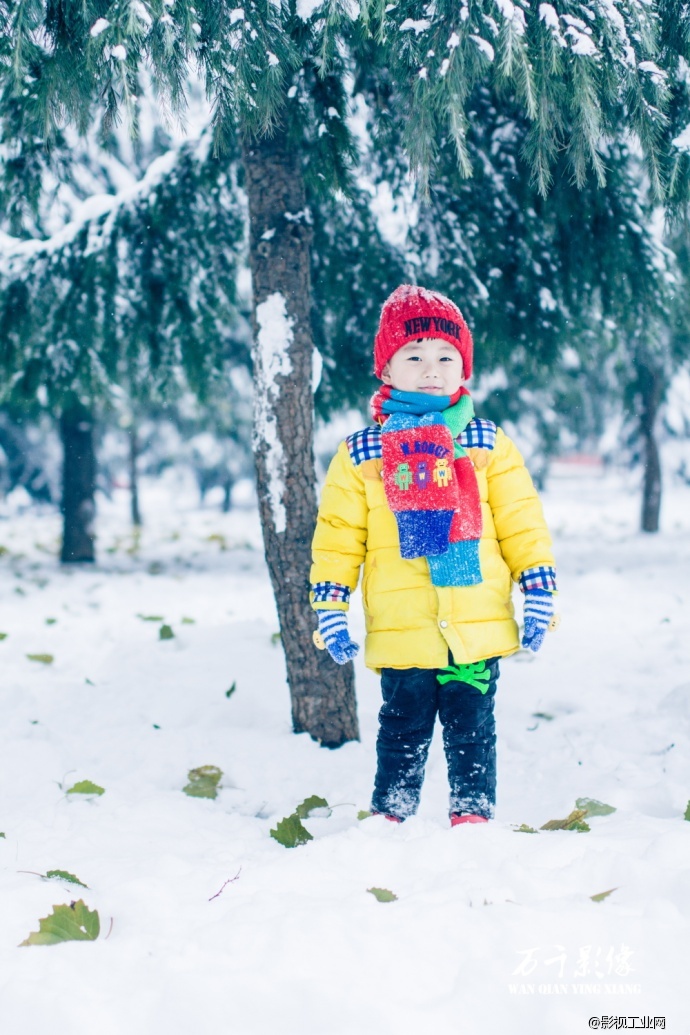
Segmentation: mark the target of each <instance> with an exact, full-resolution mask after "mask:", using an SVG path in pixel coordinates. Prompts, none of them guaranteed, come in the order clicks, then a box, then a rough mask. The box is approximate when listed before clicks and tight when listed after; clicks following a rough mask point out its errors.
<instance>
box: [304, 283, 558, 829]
mask: <svg viewBox="0 0 690 1035" xmlns="http://www.w3.org/2000/svg"><path fill="white" fill-rule="evenodd" d="M472 361H473V343H472V336H471V334H470V331H469V328H468V326H467V324H466V322H465V320H464V318H463V316H462V313H461V312H460V310H459V309H458V307H457V306H456V305H455V304H454V303H453V302H452V301H451V300H450V299H449V298H446V297H445V296H444V295H441V294H438V293H437V292H435V291H428V290H426V289H424V288H421V287H416V286H413V285H409V284H403V285H402V286H401V287H399V288H397V289H396V290H395V291H394V292H393V294H392V295H391V296H390V297H389V298H388V299H387V301H386V302H385V303H384V306H383V309H382V311H381V317H380V320H379V327H378V332H377V334H376V338H375V341H374V368H375V373H376V376H377V377H378V378H379V379H380V381H381V382H382V384H381V387H380V388H379V389H378V391H377V392H376V393H375V394H374V396H373V398H372V401H371V409H372V416H373V418H374V424H373V425H371V426H369V427H367V428H364V429H363V430H361V431H357V432H355V433H354V434H352V435H350V436H349V437H348V438H347V439H346V440H345V441H344V442H342V443H341V444H340V446H339V448H338V451H337V453H336V455H335V457H334V458H333V460H332V462H331V465H330V467H329V470H328V475H327V478H326V484H325V486H324V489H323V494H322V497H321V503H320V507H319V514H318V520H317V525H316V530H315V532H314V539H313V543H312V556H313V564H312V569H311V596H310V599H311V603H312V607H313V608H314V610H315V612H316V616H317V619H318V632H315V634H314V640H315V643H316V645H317V646H318V647H321V648H325V649H326V650H328V652H329V653H330V655H331V657H332V658H333V660H334V661H335V662H336V663H337V664H339V665H344V664H347V663H348V662H350V661H351V660H352V659H353V658H354V657H355V655H356V654H357V652H358V651H359V647H358V645H357V644H356V643H353V641H352V640H351V638H350V634H349V630H348V624H347V612H348V610H349V605H350V594H351V592H352V590H353V589H355V587H356V586H357V583H358V581H359V576H360V569H361V568H362V567H363V568H364V576H363V582H362V600H363V604H364V615H365V622H366V640H365V663H366V665H367V666H368V667H369V668H371V669H373V670H374V671H376V672H379V673H380V675H381V693H382V698H383V701H382V706H381V710H380V712H379V731H378V736H377V741H376V760H377V766H376V775H375V779H374V792H373V796H372V802H371V810H372V812H373V813H374V814H377V815H382V816H384V817H385V818H386V819H388V820H392V821H396V822H403V821H404V820H406V819H408V818H409V817H410V816H412V815H414V813H415V812H416V811H417V808H418V805H419V801H420V795H421V790H422V783H423V780H424V770H425V765H426V760H427V755H428V751H429V745H430V743H431V738H432V735H433V730H434V724H435V720H436V717H437V716H438V718H439V719H440V722H441V726H442V730H443V746H444V751H445V756H446V762H447V766H448V781H449V784H450V805H449V815H450V822H451V826H458V825H460V824H465V823H485V822H487V821H488V820H489V819H492V818H493V816H494V809H495V802H496V732H495V720H494V701H495V695H496V687H497V682H498V677H499V662H500V659H501V658H504V657H507V656H508V655H510V654H514V653H515V652H516V651H518V650H519V649H520V648H521V647H522V648H523V649H525V650H529V651H532V652H534V653H536V652H537V651H538V650H539V649H540V648H541V646H542V644H543V642H544V637H545V634H546V632H547V630H548V629H549V628H550V627H553V626H555V621H554V606H553V597H554V593H555V591H556V572H555V567H554V559H553V554H552V552H551V540H550V537H549V533H548V529H547V527H546V523H545V521H544V515H543V512H542V508H541V503H540V501H539V498H538V496H537V492H536V490H535V488H534V485H533V484H532V480H531V478H530V476H529V473H528V471H527V469H526V467H525V465H524V461H523V459H522V457H521V455H520V453H519V452H518V449H517V447H516V446H515V444H514V443H513V442H512V441H511V440H510V438H508V436H507V435H506V434H505V433H504V432H503V431H502V429H501V428H500V427H497V426H496V425H495V424H493V423H492V422H491V421H489V420H485V419H483V418H481V417H477V416H475V412H474V405H473V402H472V397H471V395H470V393H469V391H468V390H467V388H466V387H465V382H466V381H467V380H468V379H469V378H470V376H471V374H472ZM420 454H422V455H420ZM514 584H517V585H518V586H519V587H520V589H521V591H522V593H523V600H524V608H523V615H524V627H523V630H522V635H521V637H520V635H519V632H518V625H517V622H516V621H515V617H514V611H513V604H512V594H511V589H512V586H513V585H514Z"/></svg>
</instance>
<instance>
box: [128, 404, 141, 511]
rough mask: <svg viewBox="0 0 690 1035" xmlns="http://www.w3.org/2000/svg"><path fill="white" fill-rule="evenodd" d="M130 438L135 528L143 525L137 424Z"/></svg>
mask: <svg viewBox="0 0 690 1035" xmlns="http://www.w3.org/2000/svg"><path fill="white" fill-rule="evenodd" d="M127 435H128V438H129V458H128V459H129V492H130V497H129V502H130V512H131V515H132V524H133V525H134V527H135V528H139V527H140V526H141V510H140V508H139V475H138V473H137V460H138V458H139V436H138V435H137V426H136V424H132V426H131V428H130V429H129V431H128V433H127Z"/></svg>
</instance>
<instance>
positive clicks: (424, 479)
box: [414, 460, 429, 489]
mask: <svg viewBox="0 0 690 1035" xmlns="http://www.w3.org/2000/svg"><path fill="white" fill-rule="evenodd" d="M414 483H415V485H416V486H417V488H418V489H425V488H426V487H427V485H428V484H429V466H428V464H427V462H426V460H419V461H418V462H417V466H416V468H415V472H414Z"/></svg>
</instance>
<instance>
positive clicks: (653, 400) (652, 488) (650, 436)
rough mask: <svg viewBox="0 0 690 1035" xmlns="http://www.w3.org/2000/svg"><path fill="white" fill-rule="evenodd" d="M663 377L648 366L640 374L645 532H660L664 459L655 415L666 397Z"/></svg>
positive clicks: (643, 518) (643, 528) (643, 517)
mask: <svg viewBox="0 0 690 1035" xmlns="http://www.w3.org/2000/svg"><path fill="white" fill-rule="evenodd" d="M663 387H664V385H663V376H662V374H661V372H660V371H658V370H652V369H650V368H647V369H645V370H644V372H643V374H642V376H641V377H640V395H641V398H642V412H641V413H640V430H641V432H642V441H643V464H644V478H643V482H642V531H643V532H658V531H659V512H660V510H661V460H660V457H659V446H658V445H657V441H656V430H655V429H656V418H657V415H658V413H659V406H660V405H661V400H662V397H663Z"/></svg>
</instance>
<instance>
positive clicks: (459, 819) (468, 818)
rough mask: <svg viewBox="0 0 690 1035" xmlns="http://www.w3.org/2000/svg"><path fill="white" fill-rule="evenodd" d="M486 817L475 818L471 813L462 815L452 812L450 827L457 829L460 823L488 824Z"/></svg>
mask: <svg viewBox="0 0 690 1035" xmlns="http://www.w3.org/2000/svg"><path fill="white" fill-rule="evenodd" d="M488 822H489V821H488V819H487V818H486V816H475V815H473V814H472V813H471V812H463V813H462V814H460V813H457V812H451V814H450V825H451V826H452V827H457V826H459V825H460V823H488Z"/></svg>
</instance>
